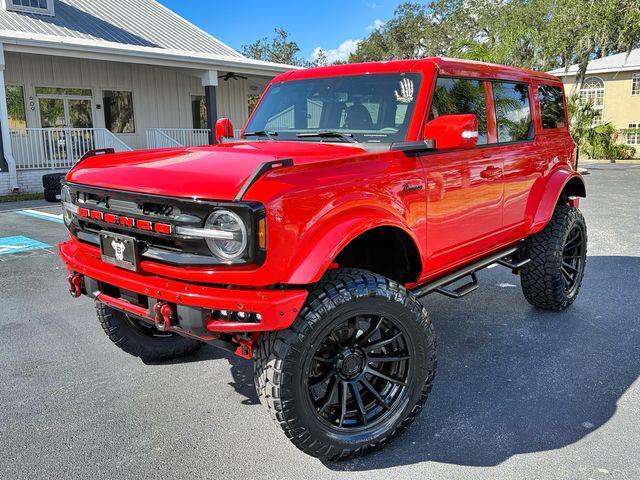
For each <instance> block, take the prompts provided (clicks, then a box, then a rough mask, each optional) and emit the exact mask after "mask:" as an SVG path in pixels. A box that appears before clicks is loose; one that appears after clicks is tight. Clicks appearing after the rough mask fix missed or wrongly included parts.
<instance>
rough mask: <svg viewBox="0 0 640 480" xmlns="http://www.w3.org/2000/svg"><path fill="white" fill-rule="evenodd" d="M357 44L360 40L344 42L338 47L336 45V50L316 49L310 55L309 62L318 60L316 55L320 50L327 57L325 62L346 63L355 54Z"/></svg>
mask: <svg viewBox="0 0 640 480" xmlns="http://www.w3.org/2000/svg"><path fill="white" fill-rule="evenodd" d="M358 43H360V40H345V41H344V42H342V43H341V44H340V45H338V48H330V49H324V48H321V47H316V48H315V49H314V50H313V53H312V54H311V60H315V59H316V58H318V53H320V50H322V51H323V52H324V54H325V55H326V56H327V61H328V62H329V63H334V62H337V61H341V62H346V61H347V60H349V55H351V54H352V53H353V52H355V51H356V48H358Z"/></svg>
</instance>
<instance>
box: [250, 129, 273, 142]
mask: <svg viewBox="0 0 640 480" xmlns="http://www.w3.org/2000/svg"><path fill="white" fill-rule="evenodd" d="M242 136H243V137H267V138H268V139H269V140H274V138H273V137H277V136H278V132H267V131H265V130H256V131H255V132H244V135H242Z"/></svg>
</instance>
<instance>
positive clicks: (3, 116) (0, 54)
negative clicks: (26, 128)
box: [0, 43, 18, 192]
mask: <svg viewBox="0 0 640 480" xmlns="http://www.w3.org/2000/svg"><path fill="white" fill-rule="evenodd" d="M4 68H5V61H4V46H3V45H2V43H0V130H2V131H1V132H0V133H1V134H2V149H3V150H4V159H5V161H6V163H7V167H8V170H9V185H10V187H11V190H13V191H14V192H17V191H18V174H17V172H16V160H15V158H13V152H12V151H11V136H10V134H9V112H8V110H7V91H6V88H5V84H4Z"/></svg>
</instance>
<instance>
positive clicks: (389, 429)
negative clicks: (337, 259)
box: [254, 269, 437, 461]
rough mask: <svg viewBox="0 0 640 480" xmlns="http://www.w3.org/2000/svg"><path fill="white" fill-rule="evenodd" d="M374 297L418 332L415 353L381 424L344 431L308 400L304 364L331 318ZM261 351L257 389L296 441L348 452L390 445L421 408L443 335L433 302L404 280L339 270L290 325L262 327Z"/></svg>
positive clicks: (333, 455) (325, 455) (311, 449)
mask: <svg viewBox="0 0 640 480" xmlns="http://www.w3.org/2000/svg"><path fill="white" fill-rule="evenodd" d="M372 305H377V306H378V308H380V309H382V310H381V313H378V315H380V316H382V315H395V317H394V318H396V319H397V318H401V319H402V320H401V322H402V325H403V328H406V331H407V332H409V333H410V335H411V336H412V344H413V345H414V348H415V350H414V351H415V352H416V354H415V355H414V356H413V357H412V359H413V360H412V361H413V364H412V365H411V367H410V369H409V371H410V372H412V375H411V376H410V378H409V379H408V380H407V382H406V383H407V385H408V387H407V390H406V391H407V395H406V397H405V400H404V402H399V404H398V407H397V411H396V412H394V413H393V414H389V417H388V418H387V419H386V420H385V421H383V422H381V423H382V425H380V424H375V423H372V427H371V428H367V427H364V431H361V432H359V433H351V434H338V433H336V432H335V431H333V430H331V429H330V428H329V427H328V426H327V425H325V424H323V422H322V421H321V420H320V419H319V418H318V417H317V412H316V410H315V409H313V407H312V405H311V403H309V401H308V400H307V397H306V396H305V395H308V393H307V389H308V384H307V383H306V382H307V381H308V380H307V377H305V373H304V368H303V366H302V365H304V363H305V361H306V360H305V358H307V359H308V358H309V357H310V356H312V355H314V353H313V352H314V343H315V347H317V346H318V343H319V342H322V341H323V340H322V338H323V336H322V335H323V332H326V329H327V328H330V327H328V325H330V324H331V323H332V322H335V321H338V320H339V319H340V318H341V317H340V316H341V315H345V312H348V314H349V315H352V314H353V311H354V309H358V308H362V309H363V310H367V311H369V310H368V309H370V308H371V306H372ZM356 315H357V313H356ZM323 329H324V330H323ZM325 338H328V337H325ZM314 358H315V357H314ZM254 359H255V369H254V378H255V384H256V389H257V391H258V396H259V398H260V400H261V402H262V404H263V405H264V406H265V407H266V408H267V410H268V411H269V413H270V414H271V416H272V418H273V419H274V421H275V422H276V423H277V424H278V425H279V426H280V427H281V428H282V430H283V431H284V433H285V435H286V436H287V437H288V438H289V439H290V440H291V441H292V442H293V443H294V445H295V446H296V447H298V448H299V449H300V450H302V451H303V452H305V453H307V454H309V455H312V456H315V457H319V458H321V459H324V460H331V461H334V460H346V459H350V458H354V457H357V456H360V455H363V454H365V453H367V452H369V451H372V450H374V449H378V448H380V447H382V446H384V445H386V444H387V443H388V442H389V441H391V440H392V439H393V438H395V437H396V436H398V435H399V434H400V433H401V432H402V431H403V430H405V429H406V428H407V426H408V425H409V424H410V423H411V422H412V421H413V420H414V419H415V418H416V417H417V416H418V414H419V413H420V412H421V411H422V408H423V405H424V403H425V401H426V399H427V396H428V394H429V392H430V391H431V387H432V384H433V380H434V376H435V370H436V363H437V362H436V335H435V331H434V328H433V325H432V323H431V321H430V319H429V316H428V314H427V311H426V309H425V308H424V307H423V306H422V305H421V304H420V303H419V302H418V300H417V299H416V298H415V297H414V296H413V295H411V294H410V293H409V292H407V291H406V290H405V288H404V287H402V286H401V285H399V284H398V283H396V282H394V281H392V280H389V279H387V278H385V277H382V276H380V275H376V274H374V273H371V272H368V271H365V270H356V269H349V270H336V271H334V272H332V273H330V274H328V275H326V276H325V277H324V278H323V281H322V282H320V283H319V284H316V285H314V286H313V291H311V292H310V294H309V297H308V299H307V301H306V303H305V305H304V307H303V308H302V310H301V312H300V314H299V315H298V317H297V319H296V320H295V322H294V323H293V325H292V326H291V327H290V328H289V329H286V330H282V331H275V332H268V333H265V334H263V335H262V337H261V339H260V341H259V342H258V344H257V346H256V348H255V350H254ZM345 388H346V387H345ZM351 395H352V394H351ZM351 398H352V401H353V397H351ZM391 411H393V410H391Z"/></svg>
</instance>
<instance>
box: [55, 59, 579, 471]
mask: <svg viewBox="0 0 640 480" xmlns="http://www.w3.org/2000/svg"><path fill="white" fill-rule="evenodd" d="M231 131H232V126H231V125H230V123H229V121H228V120H227V119H220V120H218V122H217V124H216V136H217V138H218V140H219V143H218V144H216V145H212V146H203V147H192V148H189V147H187V148H174V149H163V150H155V151H139V152H131V153H123V154H104V155H94V156H91V157H89V158H86V159H84V160H83V161H82V162H81V163H79V164H78V165H76V166H75V167H74V168H73V169H72V170H71V171H70V172H69V174H68V175H67V177H66V184H65V186H64V187H63V190H62V192H61V194H62V202H63V207H64V218H65V223H66V225H67V227H68V230H69V234H70V239H69V240H68V241H66V242H64V243H62V244H61V245H60V254H61V256H62V259H63V260H64V262H65V263H66V265H67V268H68V270H69V272H70V275H69V278H68V280H69V287H70V291H71V294H72V295H73V296H74V297H79V296H80V295H82V294H84V295H87V296H89V297H91V298H93V299H95V301H96V306H97V314H98V319H99V320H100V322H101V324H102V327H103V328H104V330H105V332H106V333H107V335H108V336H109V338H110V339H111V340H112V341H113V342H114V343H115V344H116V345H117V346H119V347H120V348H121V349H123V350H124V351H125V352H128V353H130V354H132V355H136V356H139V357H142V358H144V359H152V360H162V359H171V358H174V357H178V356H181V355H186V354H189V353H191V352H194V351H195V350H196V349H198V348H199V347H200V346H202V345H203V344H212V345H216V346H220V347H223V348H226V349H229V350H231V351H233V352H235V353H236V354H238V355H240V356H242V357H245V358H253V359H254V362H255V384H256V388H257V390H258V394H259V396H260V398H261V401H262V402H263V404H264V405H265V406H266V407H267V409H268V410H269V412H270V413H271V415H272V417H273V418H274V420H275V421H276V422H277V423H278V424H279V425H280V427H281V428H282V429H283V430H284V432H285V434H286V435H287V437H289V438H290V439H291V441H292V442H293V443H294V444H295V445H296V446H297V447H299V448H300V449H301V450H303V451H305V452H307V453H308V454H311V455H315V456H318V457H321V458H324V459H344V458H350V457H354V456H356V455H359V454H362V453H364V452H366V451H369V450H371V449H374V448H376V447H379V446H382V445H384V444H386V443H387V442H388V441H390V440H391V439H392V438H394V437H395V436H396V435H398V434H399V433H400V432H401V431H402V430H403V429H405V428H406V427H407V426H408V425H409V424H410V423H411V421H412V420H413V419H414V418H415V417H416V416H417V415H418V414H419V413H420V411H421V410H422V408H423V405H424V403H425V401H426V399H427V395H428V394H429V391H430V390H431V387H432V383H433V380H434V375H435V370H436V336H435V332H434V328H433V325H432V323H431V321H430V320H429V316H428V314H427V311H426V309H425V308H424V307H423V306H422V305H421V304H420V303H419V299H420V297H423V296H424V295H427V294H429V293H440V294H443V295H446V296H448V297H451V298H460V297H462V296H464V295H467V294H468V293H470V292H472V291H473V290H474V289H476V288H477V287H478V279H477V276H476V273H477V272H478V271H479V270H480V269H482V268H484V267H487V266H489V265H491V264H494V263H497V264H500V265H503V266H506V267H508V268H509V269H511V270H512V271H513V273H515V274H517V275H519V276H520V279H521V283H522V291H523V293H524V297H525V298H526V300H527V301H528V302H529V303H531V304H532V305H535V306H536V307H540V308H544V309H549V310H563V309H565V308H567V307H568V306H569V305H571V303H572V302H573V301H574V300H575V298H576V296H577V294H578V290H579V288H580V283H581V281H582V277H583V273H584V268H585V259H586V245H587V232H586V226H585V221H584V219H583V217H582V215H581V213H580V211H579V210H578V197H584V196H585V186H584V183H583V180H582V178H581V176H580V175H579V174H578V173H577V171H576V164H577V149H576V145H575V143H574V142H573V140H572V138H571V136H570V134H569V130H568V125H567V114H566V106H565V102H564V94H563V89H562V83H561V82H560V81H559V80H558V79H557V78H556V77H553V76H550V75H546V74H543V73H536V72H532V71H525V70H520V69H516V68H510V67H503V66H498V65H488V64H483V63H476V62H468V61H460V60H453V59H444V58H429V59H423V60H417V61H416V60H406V61H394V62H386V63H370V64H359V65H342V66H331V67H323V68H314V69H310V70H298V71H292V72H288V73H285V74H282V75H280V76H278V77H277V78H275V79H274V80H273V81H272V82H271V84H270V85H269V87H268V88H267V90H266V92H265V93H264V95H263V97H262V99H261V101H260V102H259V105H258V106H257V108H256V109H255V111H254V112H253V114H252V116H251V118H250V119H249V121H248V122H247V125H246V126H245V128H244V130H243V131H242V134H241V135H240V139H237V140H230V139H224V138H223V137H225V136H232V133H231Z"/></svg>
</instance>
